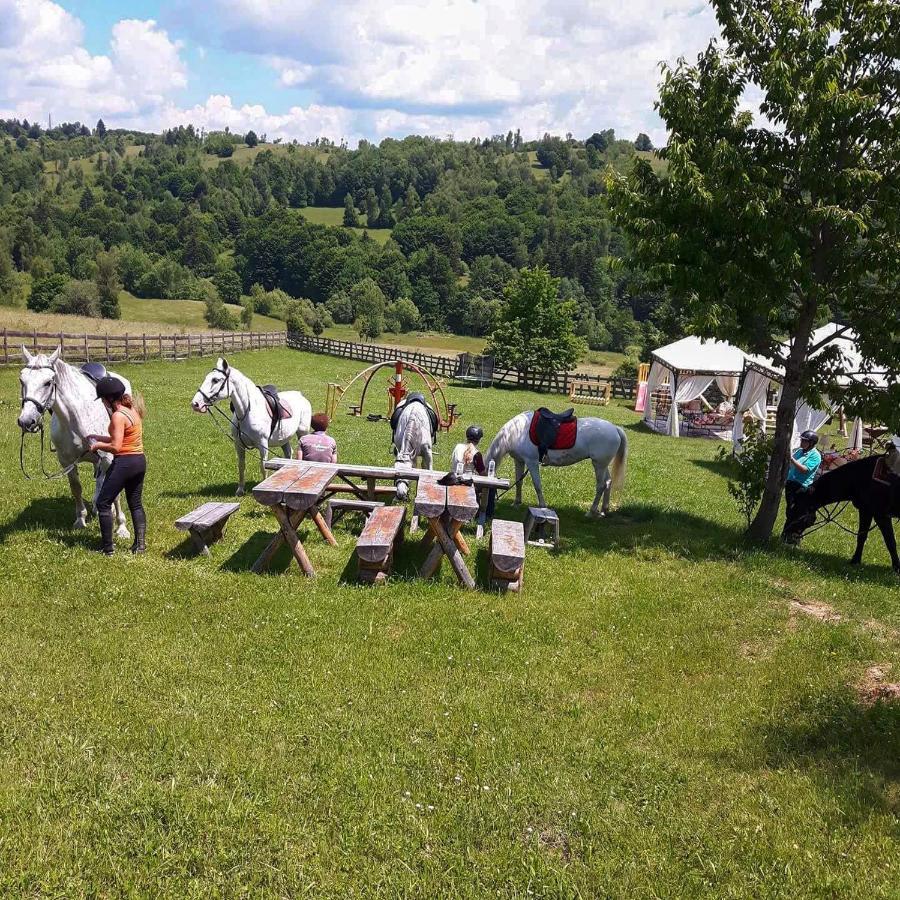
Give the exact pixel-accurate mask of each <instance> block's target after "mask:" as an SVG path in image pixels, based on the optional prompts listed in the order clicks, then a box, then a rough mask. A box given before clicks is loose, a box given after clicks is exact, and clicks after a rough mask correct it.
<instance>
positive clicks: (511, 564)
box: [491, 519, 525, 579]
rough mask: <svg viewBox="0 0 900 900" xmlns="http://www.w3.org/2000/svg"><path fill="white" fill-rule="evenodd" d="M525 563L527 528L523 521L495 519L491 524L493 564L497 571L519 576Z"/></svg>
mask: <svg viewBox="0 0 900 900" xmlns="http://www.w3.org/2000/svg"><path fill="white" fill-rule="evenodd" d="M524 563H525V530H524V528H523V527H522V523H521V522H510V521H507V520H506V519H494V521H493V523H492V524H491V565H492V566H493V568H494V569H496V570H497V572H500V573H502V574H504V575H509V576H510V578H511V579H512V578H518V575H519V574H520V572H521V569H522V566H523V564H524Z"/></svg>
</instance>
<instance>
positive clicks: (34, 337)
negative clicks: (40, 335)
mask: <svg viewBox="0 0 900 900" xmlns="http://www.w3.org/2000/svg"><path fill="white" fill-rule="evenodd" d="M32 341H33V343H34V352H35V353H37V352H38V345H37V328H35V329H34V334H33V335H32Z"/></svg>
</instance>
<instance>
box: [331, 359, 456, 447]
mask: <svg viewBox="0 0 900 900" xmlns="http://www.w3.org/2000/svg"><path fill="white" fill-rule="evenodd" d="M388 367H390V368H392V369H393V370H394V371H393V374H392V375H391V377H390V378H389V380H388V385H387V400H388V411H387V416H381V415H378V417H377V418H378V419H381V418H388V419H389V418H390V416H391V414H392V413H393V412H394V410H395V409H396V408H397V406H398V405H399V404H400V403H401V402H402V401H403V400H404V399H405V398H406V396H407V394H409V390H410V384H409V381H408V379H407V373H409V374H411V375H413V376H415V377H417V378H418V379H419V380H420V381H421V382H422V384H423V385H424V388H425V391H427V393H428V394H429V395H430V396H431V405H432V408H433V409H434V411H435V412H436V413H437V416H438V427H439V428H440V429H442V430H444V431H449V430H450V429H451V428H452V427H453V425H454V423H455V422H456V420H457V419H458V418H459V413H458V412H457V409H456V404H455V403H448V402H447V397H446V395H445V394H444V387H443V384H442V383H441V382H440V381H439V380H438V379H437V378H436V377H435V376H434V375H432V374H431V372H429V371H428V370H427V369H423V368H422V367H421V366H419V365H417V364H416V363H412V362H408V361H407V360H403V359H393V360H385V361H383V362H378V363H375V364H374V365H371V366H368V367H367V368H365V369H363V370H362V371H361V372H357V373H356V375H354V376H353V377H352V378H351V379H350V380H349V381H348V382H347V383H346V384H338V383H337V382H334V381H332V382H329V383H328V387H327V390H326V393H325V412H326V414H327V415H328V416H329V417H330V418H334V415H335V413H336V412H337V408H338V406H340V404H341V402H342V401H343V399H344V396H345V395H346V394H347V392H348V391H349V390H350V388H351V387H353V386H354V385H355V384H357V383H359V384H361V385H362V391H361V393H360V397H359V402H358V403H354V404H351V406H350V415H351V416H362V415H363V411H364V407H365V403H366V395H367V394H368V391H369V385H371V383H372V381H373V379H374V378H375V375H376V374H377V373H378V372H379V371H381V370H382V369H385V368H388Z"/></svg>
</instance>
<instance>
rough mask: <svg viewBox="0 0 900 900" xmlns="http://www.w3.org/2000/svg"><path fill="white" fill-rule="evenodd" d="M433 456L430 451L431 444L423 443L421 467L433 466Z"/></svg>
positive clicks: (428, 467)
mask: <svg viewBox="0 0 900 900" xmlns="http://www.w3.org/2000/svg"><path fill="white" fill-rule="evenodd" d="M433 463H434V456H433V454H432V452H431V444H425V445H424V446H423V447H422V468H423V469H431V468H433Z"/></svg>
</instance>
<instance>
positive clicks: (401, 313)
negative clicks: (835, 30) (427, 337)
mask: <svg viewBox="0 0 900 900" xmlns="http://www.w3.org/2000/svg"><path fill="white" fill-rule="evenodd" d="M384 324H385V327H386V328H387V330H388V331H392V332H393V333H394V334H400V333H401V332H405V331H413V330H414V329H415V328H417V327H418V325H419V310H418V309H416V304H415V303H413V302H412V300H410V299H409V298H408V297H400V298H399V299H397V300H394V301H393V303H389V304H388V305H387V308H386V309H385V311H384Z"/></svg>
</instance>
